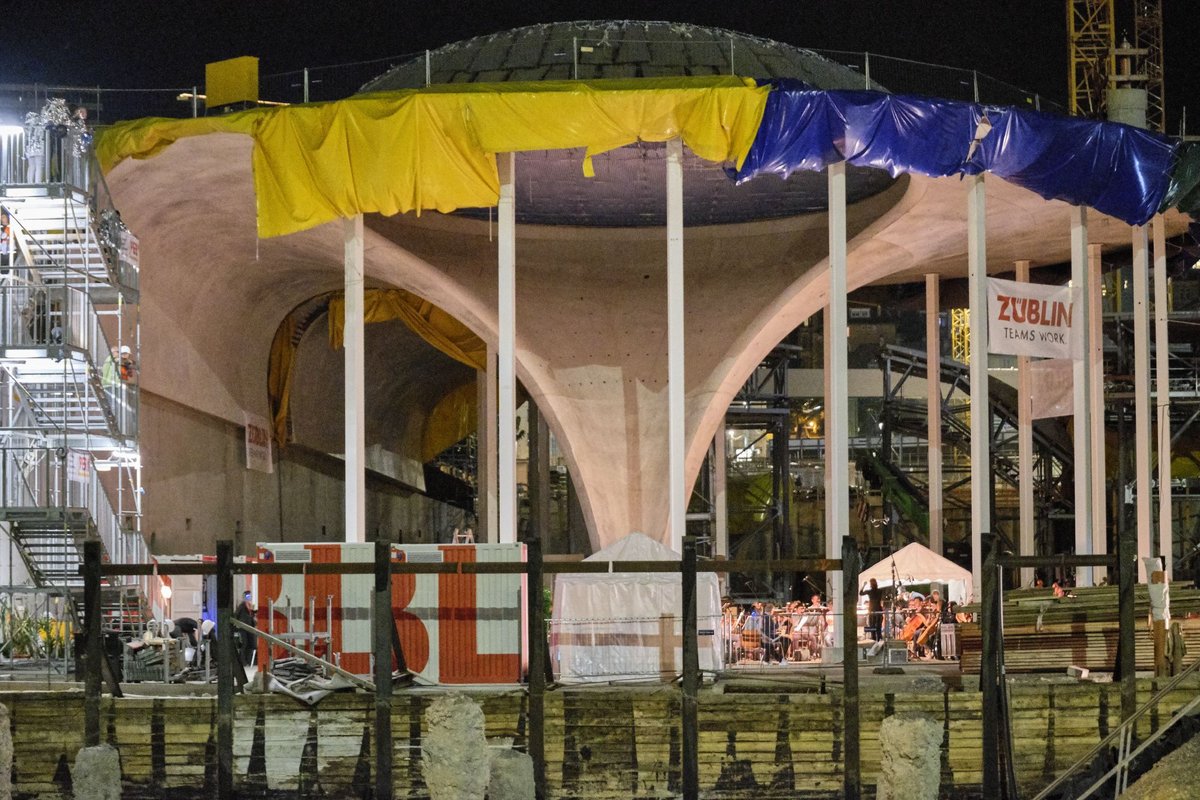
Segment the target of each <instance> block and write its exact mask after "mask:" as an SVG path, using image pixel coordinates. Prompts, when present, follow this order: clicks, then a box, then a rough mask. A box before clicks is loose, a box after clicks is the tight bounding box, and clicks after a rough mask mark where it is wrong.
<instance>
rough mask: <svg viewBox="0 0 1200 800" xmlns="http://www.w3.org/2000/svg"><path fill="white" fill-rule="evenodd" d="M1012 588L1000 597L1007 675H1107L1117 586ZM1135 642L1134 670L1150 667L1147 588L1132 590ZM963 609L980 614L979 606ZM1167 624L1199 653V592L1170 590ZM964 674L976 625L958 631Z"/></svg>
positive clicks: (976, 644)
mask: <svg viewBox="0 0 1200 800" xmlns="http://www.w3.org/2000/svg"><path fill="white" fill-rule="evenodd" d="M1071 594H1072V595H1074V596H1067V597H1058V598H1056V597H1055V596H1054V592H1053V590H1051V589H1014V590H1012V591H1009V592H1006V593H1005V595H1004V665H1005V667H1006V669H1007V670H1008V671H1009V672H1061V671H1063V670H1065V669H1066V668H1067V667H1070V666H1078V667H1086V668H1087V669H1089V670H1095V671H1100V672H1108V671H1111V670H1112V669H1113V667H1114V665H1115V664H1116V661H1117V640H1118V631H1119V624H1120V623H1119V619H1118V618H1119V615H1120V609H1119V605H1118V602H1117V587H1116V586H1095V587H1088V588H1077V589H1072V590H1071ZM1135 598H1136V601H1135V606H1134V619H1135V620H1136V625H1137V628H1136V631H1135V633H1134V642H1135V645H1136V651H1137V669H1139V670H1152V669H1154V645H1153V642H1152V640H1151V636H1150V623H1149V615H1150V601H1149V598H1148V596H1147V591H1146V587H1145V586H1138V587H1137V589H1136V592H1135ZM963 611H965V612H968V613H975V614H978V612H979V607H978V605H973V606H964V607H963ZM1171 621H1172V622H1178V623H1179V627H1180V630H1181V632H1182V634H1183V639H1184V642H1185V643H1186V644H1187V651H1188V653H1190V654H1200V590H1197V589H1183V588H1177V586H1172V587H1171ZM958 639H959V652H960V653H961V656H962V670H963V672H966V673H972V674H976V673H978V672H979V664H980V658H981V655H982V653H981V651H982V639H981V636H980V629H979V625H978V624H977V623H970V622H969V623H964V624H961V625H959V628H958Z"/></svg>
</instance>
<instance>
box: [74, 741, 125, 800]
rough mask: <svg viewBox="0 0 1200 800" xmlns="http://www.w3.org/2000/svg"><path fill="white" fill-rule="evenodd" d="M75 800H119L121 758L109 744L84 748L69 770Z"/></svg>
mask: <svg viewBox="0 0 1200 800" xmlns="http://www.w3.org/2000/svg"><path fill="white" fill-rule="evenodd" d="M71 785H72V786H73V787H74V789H75V800H121V756H120V754H119V753H118V752H117V748H115V747H113V746H112V745H111V744H101V745H97V746H96V747H84V748H82V749H81V750H80V751H79V754H78V755H76V756H75V766H74V767H72V769H71Z"/></svg>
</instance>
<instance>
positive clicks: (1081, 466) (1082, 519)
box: [1030, 206, 1095, 586]
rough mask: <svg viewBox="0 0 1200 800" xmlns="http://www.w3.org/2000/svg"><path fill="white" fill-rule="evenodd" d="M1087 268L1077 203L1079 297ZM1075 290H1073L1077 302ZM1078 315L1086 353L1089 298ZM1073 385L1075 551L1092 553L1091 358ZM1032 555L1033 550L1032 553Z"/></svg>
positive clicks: (1083, 214)
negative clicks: (1089, 399)
mask: <svg viewBox="0 0 1200 800" xmlns="http://www.w3.org/2000/svg"><path fill="white" fill-rule="evenodd" d="M1087 269H1088V219H1087V208H1086V207H1084V206H1075V207H1074V208H1073V209H1072V211H1071V287H1072V289H1074V290H1076V292H1077V293H1078V296H1079V297H1080V299H1083V297H1084V293H1083V292H1084V290H1083V287H1084V286H1085V285H1086V283H1087ZM1075 297H1076V295H1075V294H1072V301H1073V302H1074V298H1075ZM1078 308H1079V311H1077V312H1075V313H1077V314H1078V316H1077V317H1075V318H1074V319H1072V328H1073V329H1074V331H1073V332H1076V331H1077V332H1080V333H1082V334H1083V337H1084V340H1083V350H1082V351H1080V352H1079V353H1078V355H1079V356H1083V355H1084V354H1086V353H1087V351H1088V340H1087V336H1088V334H1089V333H1090V331H1091V325H1090V322H1091V319H1090V318H1091V309H1090V308H1089V306H1088V304H1087V302H1086V300H1085V301H1084V302H1080V303H1078ZM1073 366H1074V373H1075V375H1074V377H1075V380H1074V389H1073V399H1074V404H1073V405H1072V413H1073V418H1072V419H1073V421H1074V438H1075V453H1074V461H1075V553H1076V555H1091V553H1092V529H1093V527H1094V525H1095V522H1094V521H1093V520H1092V482H1091V474H1092V464H1093V458H1094V457H1093V455H1092V426H1091V420H1090V419H1089V417H1088V415H1087V413H1086V409H1087V395H1088V386H1090V385H1091V366H1092V365H1091V361H1089V360H1088V359H1087V358H1082V357H1081V358H1077V359H1076V360H1075V363H1074V365H1073ZM1030 555H1032V553H1031V554H1030ZM1075 575H1076V583H1077V584H1078V585H1080V586H1091V585H1092V584H1093V582H1094V578H1093V574H1092V568H1091V567H1080V568H1079V569H1078V571H1077V572H1076V573H1075Z"/></svg>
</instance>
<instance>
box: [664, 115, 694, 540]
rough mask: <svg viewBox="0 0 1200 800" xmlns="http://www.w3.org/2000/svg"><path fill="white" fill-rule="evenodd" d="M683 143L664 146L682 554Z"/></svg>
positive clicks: (672, 415)
mask: <svg viewBox="0 0 1200 800" xmlns="http://www.w3.org/2000/svg"><path fill="white" fill-rule="evenodd" d="M683 306H684V298H683V140H682V139H679V138H675V139H671V140H670V141H668V142H667V446H668V448H669V453H668V464H667V476H668V479H669V486H670V488H669V490H668V492H667V495H668V500H669V503H670V505H669V511H670V517H669V522H668V523H667V524H668V525H669V527H670V545H671V549H672V550H674V551H675V552H676V553H682V552H683V536H684V533H685V532H686V531H687V497H688V494H689V492H688V488H689V487H687V486H684V458H685V456H686V455H687V453H686V451H685V447H686V445H685V444H684V426H685V423H686V422H687V420H686V411H687V409H686V406H685V405H684V397H685V387H684V371H683V359H684V353H685V350H684V342H683Z"/></svg>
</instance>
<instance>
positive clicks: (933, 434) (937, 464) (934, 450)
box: [925, 275, 944, 556]
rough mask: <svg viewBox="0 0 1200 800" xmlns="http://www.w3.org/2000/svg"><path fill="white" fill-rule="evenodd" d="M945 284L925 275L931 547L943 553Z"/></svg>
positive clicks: (932, 276)
mask: <svg viewBox="0 0 1200 800" xmlns="http://www.w3.org/2000/svg"><path fill="white" fill-rule="evenodd" d="M940 289H941V287H940V286H939V284H938V276H937V275H926V276H925V364H926V368H925V386H926V394H925V404H926V409H927V417H928V434H927V436H928V440H929V455H928V464H929V467H928V475H929V549H930V550H932V551H933V552H935V553H937V554H938V555H939V556H940V555H941V554H942V550H943V549H944V548H943V539H942V533H943V524H942V378H941V376H942V369H941V365H942V340H941V330H940V328H939V326H938V314H939V313H940V312H941V306H942V303H941V291H940Z"/></svg>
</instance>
